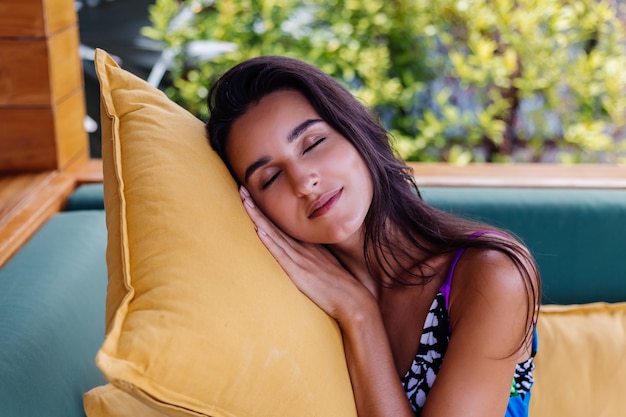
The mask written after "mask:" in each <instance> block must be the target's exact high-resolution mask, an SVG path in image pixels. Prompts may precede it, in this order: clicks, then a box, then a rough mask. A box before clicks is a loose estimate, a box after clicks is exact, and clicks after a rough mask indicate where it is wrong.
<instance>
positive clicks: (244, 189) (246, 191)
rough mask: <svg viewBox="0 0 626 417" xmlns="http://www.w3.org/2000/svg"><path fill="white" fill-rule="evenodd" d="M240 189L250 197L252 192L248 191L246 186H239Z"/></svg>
mask: <svg viewBox="0 0 626 417" xmlns="http://www.w3.org/2000/svg"><path fill="white" fill-rule="evenodd" d="M239 189H240V190H241V194H243V195H244V196H246V197H250V193H249V192H248V190H247V189H246V187H244V186H243V185H242V186H241V187H239Z"/></svg>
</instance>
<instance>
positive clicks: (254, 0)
mask: <svg viewBox="0 0 626 417" xmlns="http://www.w3.org/2000/svg"><path fill="white" fill-rule="evenodd" d="M184 4H187V5H190V6H191V7H192V8H194V10H195V11H196V14H195V16H194V20H193V22H192V24H188V25H184V26H182V27H181V28H180V29H177V30H171V28H170V24H171V22H172V19H173V18H174V17H175V16H176V14H177V13H178V12H179V10H180V5H179V2H178V1H176V0H156V3H155V4H154V5H153V6H151V8H150V19H151V22H152V26H151V27H148V28H145V29H144V32H143V33H144V35H146V36H149V37H151V38H154V39H157V40H159V41H162V42H164V44H165V45H167V46H169V47H182V49H181V51H182V52H181V53H180V54H179V55H178V57H177V65H176V66H175V68H174V69H173V70H172V74H171V78H172V81H173V87H171V88H168V90H167V92H168V94H169V95H170V97H172V98H173V99H175V100H176V101H178V102H179V103H181V104H182V105H184V106H185V107H186V108H188V109H189V110H190V111H191V112H193V113H195V114H196V115H198V116H199V117H202V118H205V117H207V110H206V103H205V101H206V95H207V92H208V87H209V86H210V85H211V83H212V82H213V81H214V80H215V78H216V77H217V76H219V74H221V73H223V72H224V71H225V70H226V69H227V68H229V67H231V66H232V65H234V64H235V63H237V62H240V61H242V60H244V59H247V58H250V57H253V56H258V55H268V54H272V55H286V56H291V57H294V58H299V59H303V60H305V61H308V62H310V63H312V64H314V65H316V66H318V67H319V68H321V69H322V70H324V71H325V72H327V73H328V74H330V75H331V76H333V77H335V78H336V79H337V80H339V81H340V82H341V83H343V84H344V85H345V86H346V87H347V88H348V89H350V90H351V91H352V92H353V93H354V94H355V95H356V96H357V97H358V98H359V99H361V100H363V101H364V102H365V103H366V104H367V105H369V106H371V107H372V108H373V109H374V111H375V112H376V113H377V114H378V116H379V117H380V120H381V122H382V123H383V124H384V125H385V127H386V128H387V129H388V130H389V131H390V132H391V134H392V136H393V138H394V144H395V147H396V149H397V151H398V153H399V154H400V155H401V156H402V157H403V158H405V159H407V160H421V161H438V160H446V161H450V162H454V163H459V164H463V163H467V162H470V161H494V162H495V161H550V160H557V161H562V162H599V161H603V162H604V161H608V162H622V163H626V71H624V70H623V68H626V29H625V25H624V21H623V20H620V14H619V13H618V12H619V11H618V10H617V9H616V8H617V7H618V6H617V4H619V3H618V2H614V1H610V0H438V1H432V0H394V1H389V0H367V1H365V0H363V1H360V0H325V1H322V0H306V1H296V0H239V1H233V0H216V1H215V2H214V3H209V4H202V3H198V1H197V0H196V1H193V2H191V1H188V2H186V3H184ZM622 13H623V11H622ZM622 16H623V14H622ZM622 19H623V18H622ZM198 39H214V40H221V41H228V42H234V43H236V44H237V45H238V49H237V51H236V52H232V53H228V54H224V55H221V56H219V57H217V58H215V59H212V60H210V61H207V62H197V63H193V65H190V64H189V62H188V59H187V57H186V56H185V52H184V51H185V49H184V46H185V45H187V44H188V42H190V41H193V40H198Z"/></svg>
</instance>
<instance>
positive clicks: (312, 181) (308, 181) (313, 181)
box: [288, 164, 319, 197]
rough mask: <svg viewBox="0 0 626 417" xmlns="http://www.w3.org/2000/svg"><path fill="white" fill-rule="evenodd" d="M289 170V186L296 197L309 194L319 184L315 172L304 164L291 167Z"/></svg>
mask: <svg viewBox="0 0 626 417" xmlns="http://www.w3.org/2000/svg"><path fill="white" fill-rule="evenodd" d="M289 171H290V172H289V174H288V175H289V179H290V182H291V187H292V189H293V192H294V194H295V195H296V196H298V197H304V196H307V195H309V194H310V193H311V192H313V190H315V187H316V186H317V185H318V184H319V175H318V174H317V172H316V171H315V170H313V169H311V168H310V167H307V166H306V165H304V164H302V165H299V166H295V167H292V169H290V170H289Z"/></svg>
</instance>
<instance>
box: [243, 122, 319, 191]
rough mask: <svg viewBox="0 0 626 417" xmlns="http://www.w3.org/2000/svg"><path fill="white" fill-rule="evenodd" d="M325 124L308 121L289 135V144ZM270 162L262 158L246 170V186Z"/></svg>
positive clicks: (265, 157)
mask: <svg viewBox="0 0 626 417" xmlns="http://www.w3.org/2000/svg"><path fill="white" fill-rule="evenodd" d="M321 122H323V120H322V119H307V120H305V121H303V122H302V123H300V124H299V125H297V126H296V127H294V128H293V129H292V130H291V132H289V134H288V135H287V143H291V142H293V141H294V140H296V139H297V138H298V137H299V136H300V135H302V134H303V133H304V132H305V131H306V130H307V129H308V128H309V127H311V126H312V125H314V124H317V123H321ZM269 162H270V158H269V157H268V156H262V157H260V158H259V159H257V160H256V161H254V162H253V163H251V164H250V165H249V166H248V168H246V172H245V174H244V184H246V183H247V182H248V179H249V178H250V176H251V175H252V174H254V172H255V171H256V170H257V169H259V168H261V167H262V166H263V165H266V164H268V163H269Z"/></svg>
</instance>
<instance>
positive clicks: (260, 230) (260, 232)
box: [256, 227, 267, 236]
mask: <svg viewBox="0 0 626 417" xmlns="http://www.w3.org/2000/svg"><path fill="white" fill-rule="evenodd" d="M256 231H257V232H258V233H259V234H260V235H261V236H267V233H265V230H263V229H261V228H260V227H259V228H257V230H256Z"/></svg>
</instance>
